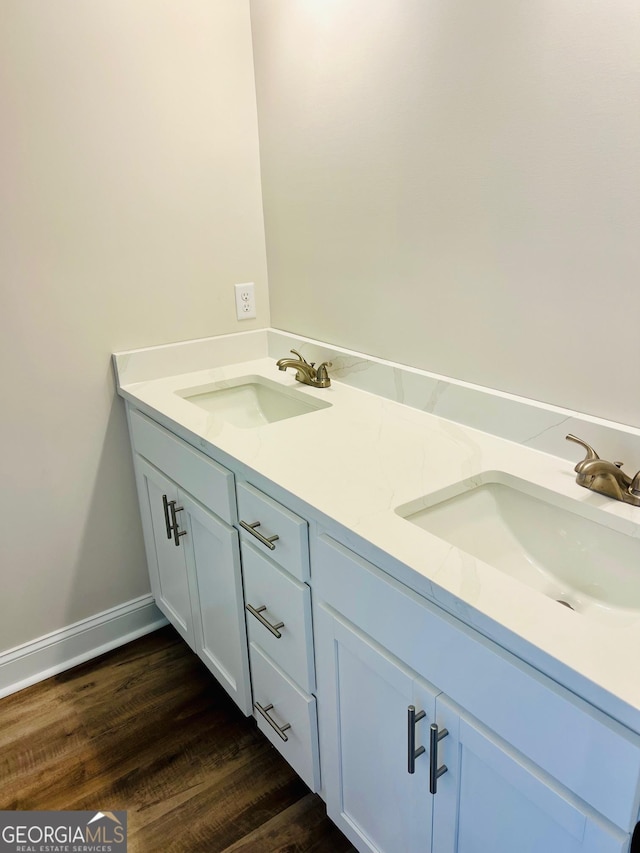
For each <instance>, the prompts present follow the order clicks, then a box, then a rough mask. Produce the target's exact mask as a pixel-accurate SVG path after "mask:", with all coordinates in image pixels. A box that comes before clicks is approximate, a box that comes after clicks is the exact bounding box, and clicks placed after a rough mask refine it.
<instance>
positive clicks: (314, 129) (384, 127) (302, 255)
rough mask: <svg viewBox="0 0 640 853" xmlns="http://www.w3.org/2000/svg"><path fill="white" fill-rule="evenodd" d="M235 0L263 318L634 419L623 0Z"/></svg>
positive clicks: (631, 141)
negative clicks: (253, 149)
mask: <svg viewBox="0 0 640 853" xmlns="http://www.w3.org/2000/svg"><path fill="white" fill-rule="evenodd" d="M251 11H252V26H253V37H254V61H255V64H256V84H257V93H258V114H259V126H260V150H261V158H262V177H263V197H264V209H265V227H266V241H267V249H268V265H269V288H270V299H271V318H272V324H273V325H274V326H276V327H280V328H283V329H286V330H291V331H295V332H297V333H300V334H305V335H308V336H311V337H316V338H320V339H322V340H326V341H329V342H333V343H336V344H340V345H343V346H347V347H351V348H353V349H357V350H362V351H365V352H367V353H372V354H374V355H377V356H380V357H384V358H389V359H392V360H396V361H400V362H404V363H406V364H410V365H414V366H417V367H421V368H424V369H427V370H432V371H435V372H439V373H443V374H446V375H450V376H454V377H458V378H460V379H463V380H467V381H470V382H476V383H479V384H482V385H488V386H491V387H495V388H499V389H503V390H506V391H511V392H514V393H517V394H521V395H524V396H529V397H532V398H534V399H539V400H544V401H547V402H551V403H555V404H558V405H562V406H568V407H570V408H573V409H576V410H581V411H585V412H590V413H593V414H596V415H600V416H602V417H605V418H611V419H614V420H620V421H622V422H625V423H630V424H634V425H636V426H640V397H639V396H638V393H637V389H638V383H637V371H638V364H639V357H640V344H639V342H638V341H639V338H638V335H637V333H636V331H635V327H636V323H637V319H638V316H639V315H640V287H639V285H638V271H639V269H640V228H639V226H640V109H639V108H638V105H639V104H640V53H639V51H638V45H639V44H640V13H639V11H638V3H637V0H619V2H616V3H614V4H611V3H607V2H604V0H601V2H594V3H583V2H582V0H564V2H561V3H558V2H557V0H535V2H530V0H489V2H484V3H479V2H477V0H430V2H424V0H306V2H299V0H251ZM629 461H630V462H631V460H629ZM635 461H636V463H638V460H635Z"/></svg>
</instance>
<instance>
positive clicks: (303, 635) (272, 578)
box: [242, 542, 315, 693]
mask: <svg viewBox="0 0 640 853" xmlns="http://www.w3.org/2000/svg"><path fill="white" fill-rule="evenodd" d="M242 568H243V573H244V590H245V601H246V607H247V611H248V612H247V629H248V632H249V639H250V640H251V641H252V642H253V643H254V644H255V645H257V646H260V647H261V648H262V649H263V650H264V651H265V652H266V653H267V654H268V655H269V656H270V657H271V658H272V660H274V661H275V662H276V663H277V664H278V666H279V667H280V668H281V669H283V670H284V671H285V672H286V673H287V675H288V676H289V677H290V678H292V679H293V680H294V681H296V682H297V683H298V684H299V685H300V687H302V688H303V689H304V690H306V691H307V693H311V692H312V691H313V690H315V677H314V666H313V633H312V629H311V590H310V589H309V587H308V586H307V585H306V584H303V583H300V581H298V580H295V579H294V578H292V577H291V576H290V575H288V574H285V573H284V572H283V571H282V570H281V569H279V568H278V567H277V566H276V565H274V564H273V563H272V562H271V561H270V560H269V559H267V558H266V557H263V556H262V554H259V553H258V552H257V551H256V550H255V548H253V546H252V545H249V544H248V543H247V542H243V543H242ZM262 608H264V609H262ZM263 620H264V621H263ZM265 621H266V622H268V623H269V625H271V629H270V628H269V627H268V626H267V625H265V624H264V623H265ZM282 623H284V624H282ZM278 635H279V636H278Z"/></svg>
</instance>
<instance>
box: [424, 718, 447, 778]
mask: <svg viewBox="0 0 640 853" xmlns="http://www.w3.org/2000/svg"><path fill="white" fill-rule="evenodd" d="M448 734H449V732H448V731H447V730H446V729H442V731H438V726H437V724H436V723H431V726H430V728H429V793H430V794H437V793H438V779H439V778H440V777H441V776H442V774H443V773H446V772H447V769H448V768H447V765H446V764H443V765H442V766H441V767H438V743H439V741H441V740H442V738H443V737H446V736H447V735H448Z"/></svg>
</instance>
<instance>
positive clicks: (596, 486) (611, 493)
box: [566, 435, 640, 506]
mask: <svg viewBox="0 0 640 853" xmlns="http://www.w3.org/2000/svg"><path fill="white" fill-rule="evenodd" d="M566 438H567V441H575V443H576V444H580V445H582V447H584V449H585V450H586V451H587V455H586V456H585V458H584V459H582V460H581V461H580V462H578V464H577V465H576V467H575V468H574V471H576V472H577V475H578V476H577V477H576V483H577V484H578V485H579V486H584V488H585V489H591V491H592V492H598V493H599V494H601V495H607V496H608V497H610V498H614V499H615V500H617V501H623V503H626V504H631V505H632V506H640V471H638V473H637V474H636V475H635V477H633V478H631V477H629V475H628V474H625V473H624V471H623V470H622V465H623V463H622V462H607V461H605V460H604V459H600V457H599V456H598V454H597V453H596V452H595V450H594V449H593V447H591V446H590V445H589V444H587V442H586V441H583V440H582V439H581V438H576V436H575V435H568V436H567V437H566Z"/></svg>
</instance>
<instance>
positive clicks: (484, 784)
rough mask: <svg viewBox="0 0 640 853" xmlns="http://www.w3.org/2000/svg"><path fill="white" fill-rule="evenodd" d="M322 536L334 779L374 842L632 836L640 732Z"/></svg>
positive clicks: (318, 556) (621, 840)
mask: <svg viewBox="0 0 640 853" xmlns="http://www.w3.org/2000/svg"><path fill="white" fill-rule="evenodd" d="M316 544H317V547H316V548H315V551H314V558H313V561H312V568H313V584H314V603H315V611H314V625H315V646H316V662H317V677H318V696H319V697H320V703H319V714H320V720H319V722H320V735H321V745H322V751H321V758H322V768H323V784H324V791H325V798H326V801H327V809H328V813H329V815H330V817H331V818H332V819H333V820H334V821H335V822H336V823H337V825H338V826H339V827H340V828H341V829H342V830H343V832H344V833H345V834H346V835H347V836H348V837H349V839H350V840H351V841H352V843H353V844H354V845H355V846H356V847H357V848H358V849H359V850H362V851H384V853H398V851H402V853H411V851H428V850H432V851H433V853H454V851H457V853H486V851H491V853H514V851H518V853H577V851H583V853H584V851H588V853H622V852H623V851H627V850H628V849H629V842H630V832H631V829H632V827H633V825H634V824H635V821H636V819H637V814H638V793H639V791H638V781H639V780H638V774H639V768H640V739H639V738H638V737H637V736H636V735H634V734H633V733H631V732H629V731H628V730H626V729H624V728H623V727H622V726H619V725H617V724H616V723H614V722H612V721H611V720H609V719H607V718H606V717H605V716H604V715H601V714H599V713H598V712H597V711H595V709H593V708H591V707H590V706H588V705H587V704H586V703H584V702H582V701H581V700H579V699H577V698H576V697H575V696H573V695H572V694H570V693H569V692H568V691H565V690H563V689H562V688H560V687H559V686H558V685H556V684H554V683H553V682H551V681H550V680H549V679H547V678H545V677H544V676H541V675H540V674H539V673H536V672H535V671H534V670H532V669H530V668H529V667H527V666H526V665H525V664H523V663H522V662H520V661H518V660H517V659H515V658H513V657H512V656H510V655H509V654H508V653H506V652H504V651H503V650H500V649H498V648H497V647H495V646H493V644H491V643H489V642H488V641H486V640H484V639H483V638H481V637H479V635H476V634H474V632H472V631H471V630H470V629H468V628H466V627H465V626H463V625H461V623H458V622H457V620H455V619H453V618H452V617H449V616H448V615H447V614H445V613H443V612H442V611H440V610H439V609H438V608H436V607H434V606H432V605H431V604H430V603H429V602H427V601H426V600H424V599H422V598H421V597H420V596H418V595H416V594H414V593H413V592H412V591H410V590H408V589H407V588H406V587H403V586H402V585H401V584H399V583H397V582H395V581H392V580H391V579H390V578H389V577H388V576H386V575H384V573H382V572H381V571H380V570H378V569H377V568H376V567H374V566H372V565H371V564H369V563H367V562H366V561H364V560H363V559H362V558H360V557H359V556H357V555H356V554H354V553H352V552H351V551H349V550H348V549H347V548H345V547H344V546H342V545H341V544H339V543H337V542H335V541H334V540H332V539H331V538H330V537H328V536H326V535H323V536H320V537H319V539H318V541H317V543H316ZM391 614H393V615H392V616H391ZM411 709H415V710H414V714H415V716H414V717H413V718H411V717H410V711H411ZM422 712H424V714H423V713H422ZM432 726H434V729H433V733H432V731H431V727H432ZM435 727H437V728H435ZM445 732H446V734H444V733H445ZM438 738H439V739H438ZM411 764H413V765H414V767H413V768H411V769H414V772H413V773H411V772H409V770H410V765H411ZM438 773H439V774H440V775H438ZM431 791H435V793H432V792H431Z"/></svg>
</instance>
